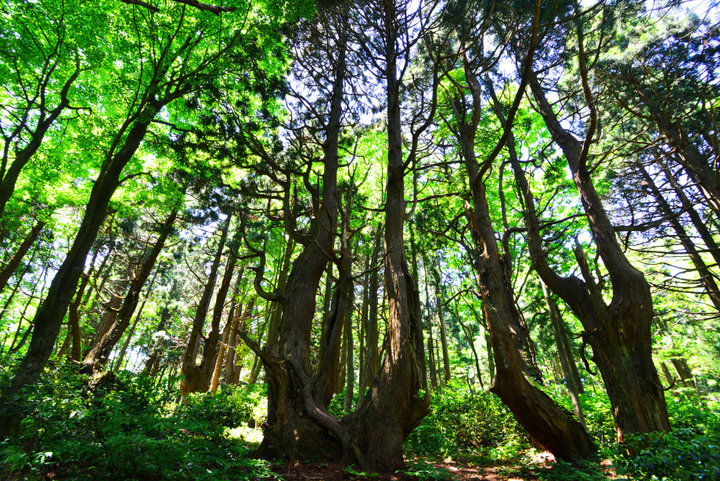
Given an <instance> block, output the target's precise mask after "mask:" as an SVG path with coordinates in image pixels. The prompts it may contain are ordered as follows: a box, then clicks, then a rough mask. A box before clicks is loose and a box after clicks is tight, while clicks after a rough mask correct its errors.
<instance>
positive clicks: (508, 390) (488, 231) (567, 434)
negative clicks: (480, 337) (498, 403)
mask: <svg viewBox="0 0 720 481" xmlns="http://www.w3.org/2000/svg"><path fill="white" fill-rule="evenodd" d="M525 65H526V67H525V68H526V69H527V66H528V65H529V62H528V61H527V60H526V61H525ZM465 77H466V79H467V83H468V87H469V90H470V93H471V95H472V106H471V107H470V108H468V106H467V105H466V103H465V102H466V101H465V100H464V99H463V98H462V97H460V96H458V97H456V99H455V101H454V102H453V108H454V112H455V121H456V129H457V130H456V132H457V135H458V140H459V142H460V147H461V152H462V158H463V162H464V165H465V170H466V172H467V175H468V180H469V184H470V196H471V200H472V205H471V206H470V205H468V208H467V211H466V215H467V218H468V224H469V226H470V232H471V234H472V238H473V241H474V243H475V247H476V251H475V252H474V253H473V256H474V258H475V261H474V267H475V271H476V272H477V277H478V285H479V288H480V297H481V299H482V301H483V310H484V314H485V318H486V320H487V327H488V330H489V333H490V340H491V343H492V351H493V355H494V357H495V368H496V373H495V377H494V379H493V384H492V387H491V388H490V390H491V391H492V392H494V393H495V394H497V395H498V396H499V397H500V399H501V400H502V402H503V403H504V404H505V405H506V406H507V407H508V408H509V409H510V410H511V411H512V413H513V414H514V415H515V417H516V419H517V420H518V422H519V423H520V424H521V425H522V426H523V427H524V428H525V429H526V430H527V432H528V434H529V435H530V436H531V437H532V438H533V439H534V440H535V442H537V443H538V444H539V445H540V446H542V447H543V448H544V449H547V450H548V451H550V452H551V453H553V455H555V457H557V458H561V459H566V460H569V459H576V458H579V457H585V456H589V455H590V454H592V453H593V451H594V450H595V447H594V445H593V443H592V440H591V439H590V436H589V435H588V434H587V432H586V430H585V429H584V428H583V426H582V425H581V424H580V423H579V422H578V421H576V420H575V419H574V418H573V417H572V415H571V414H570V413H569V412H567V411H565V410H564V409H563V408H562V407H560V406H558V405H557V404H556V403H555V402H553V401H552V399H550V397H549V396H548V395H547V394H545V393H544V392H542V391H541V390H539V389H538V388H536V387H535V386H534V385H533V384H532V383H530V382H529V381H528V380H527V378H526V377H525V376H526V373H532V372H533V370H534V367H533V366H532V363H531V362H530V361H529V360H528V359H527V357H526V353H527V345H528V340H527V339H526V337H527V329H525V328H524V326H523V325H522V319H521V316H520V313H519V312H518V311H517V308H516V305H515V298H514V295H513V292H512V287H511V286H512V282H511V280H510V279H508V278H507V270H506V269H505V265H504V262H503V261H502V259H501V257H500V252H499V248H498V243H497V240H496V236H495V232H494V230H493V225H492V220H491V218H490V209H489V206H488V202H487V196H486V186H485V183H484V181H483V178H482V172H481V170H480V167H479V164H478V161H477V158H476V155H475V136H476V134H477V127H478V124H479V121H480V117H481V97H480V84H479V82H478V80H477V78H476V77H475V74H474V72H473V70H472V69H471V68H469V66H468V65H467V64H466V68H465ZM523 89H524V84H521V86H520V93H519V94H518V96H516V98H515V100H514V102H513V107H511V111H510V114H509V123H510V124H511V123H512V119H513V117H514V114H515V112H517V108H518V107H519V100H520V95H522V90H523ZM468 110H469V111H470V112H471V114H470V116H469V118H468V117H466V116H465V115H463V114H462V112H466V111H468ZM508 133H509V132H508V126H507V125H506V126H505V132H504V134H503V137H504V138H505V139H507V138H508ZM495 151H497V149H495ZM492 161H493V158H492V156H491V157H489V158H487V159H485V160H484V162H483V167H484V168H485V169H487V168H489V166H490V164H491V162H492Z"/></svg>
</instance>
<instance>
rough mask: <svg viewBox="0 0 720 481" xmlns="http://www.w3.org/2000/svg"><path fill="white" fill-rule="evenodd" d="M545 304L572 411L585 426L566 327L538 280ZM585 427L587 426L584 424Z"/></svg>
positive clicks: (576, 371) (553, 302) (554, 304)
mask: <svg viewBox="0 0 720 481" xmlns="http://www.w3.org/2000/svg"><path fill="white" fill-rule="evenodd" d="M540 284H541V285H542V290H543V296H544V297H545V303H546V304H547V308H548V314H549V317H550V323H551V324H552V329H553V333H554V334H555V343H556V344H557V350H558V357H559V358H560V367H561V368H562V373H563V378H564V380H565V383H566V385H567V389H568V392H569V393H570V401H571V402H572V406H573V411H575V415H576V416H577V418H578V421H580V423H581V424H582V425H583V426H585V417H584V416H583V411H582V406H581V405H580V394H582V393H583V392H584V389H583V385H582V381H581V380H580V373H579V372H578V369H577V364H576V363H575V359H574V358H573V354H572V349H571V348H570V340H569V339H568V335H567V328H566V327H565V323H564V322H563V319H562V316H561V315H560V310H559V309H558V307H557V304H556V303H555V299H553V298H552V294H551V293H550V291H549V290H548V288H547V286H546V285H545V283H544V282H542V281H540ZM585 427H586V429H587V426H585Z"/></svg>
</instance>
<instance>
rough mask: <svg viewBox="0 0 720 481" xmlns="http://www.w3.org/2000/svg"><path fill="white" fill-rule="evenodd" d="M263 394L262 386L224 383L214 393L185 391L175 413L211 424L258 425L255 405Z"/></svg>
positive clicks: (231, 425) (225, 425)
mask: <svg viewBox="0 0 720 481" xmlns="http://www.w3.org/2000/svg"><path fill="white" fill-rule="evenodd" d="M265 395H266V388H265V386H264V385H262V386H257V385H248V386H224V387H223V388H222V389H221V390H219V391H218V392H217V393H215V394H212V393H197V394H189V395H188V396H187V397H186V399H185V402H184V403H183V404H181V405H180V407H179V408H178V412H179V413H180V414H181V415H183V416H187V417H188V418H190V419H193V420H196V421H199V420H202V421H204V422H207V423H208V424H210V425H212V426H217V427H220V426H222V427H229V428H234V427H237V426H240V425H241V424H245V423H252V422H254V423H256V424H260V422H261V421H262V419H258V416H257V407H258V405H259V404H260V401H261V400H262V399H263V398H264V397H265Z"/></svg>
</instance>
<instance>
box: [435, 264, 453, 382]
mask: <svg viewBox="0 0 720 481" xmlns="http://www.w3.org/2000/svg"><path fill="white" fill-rule="evenodd" d="M433 279H434V281H435V302H436V304H437V313H438V322H439V323H440V343H441V345H442V354H443V371H444V373H445V382H446V383H447V382H448V381H450V355H449V353H448V342H447V335H446V334H445V316H444V311H443V296H442V284H441V282H442V281H441V279H440V273H439V272H438V271H437V270H436V269H435V267H433Z"/></svg>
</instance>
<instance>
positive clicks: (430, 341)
mask: <svg viewBox="0 0 720 481" xmlns="http://www.w3.org/2000/svg"><path fill="white" fill-rule="evenodd" d="M427 265H428V260H427V258H426V257H423V267H424V271H425V272H424V274H425V308H426V311H427V326H428V338H427V350H428V364H429V365H430V388H431V389H432V390H433V391H435V390H437V388H438V375H437V367H436V366H437V364H436V363H435V339H434V338H433V315H432V309H431V308H430V279H429V278H428V272H427Z"/></svg>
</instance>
